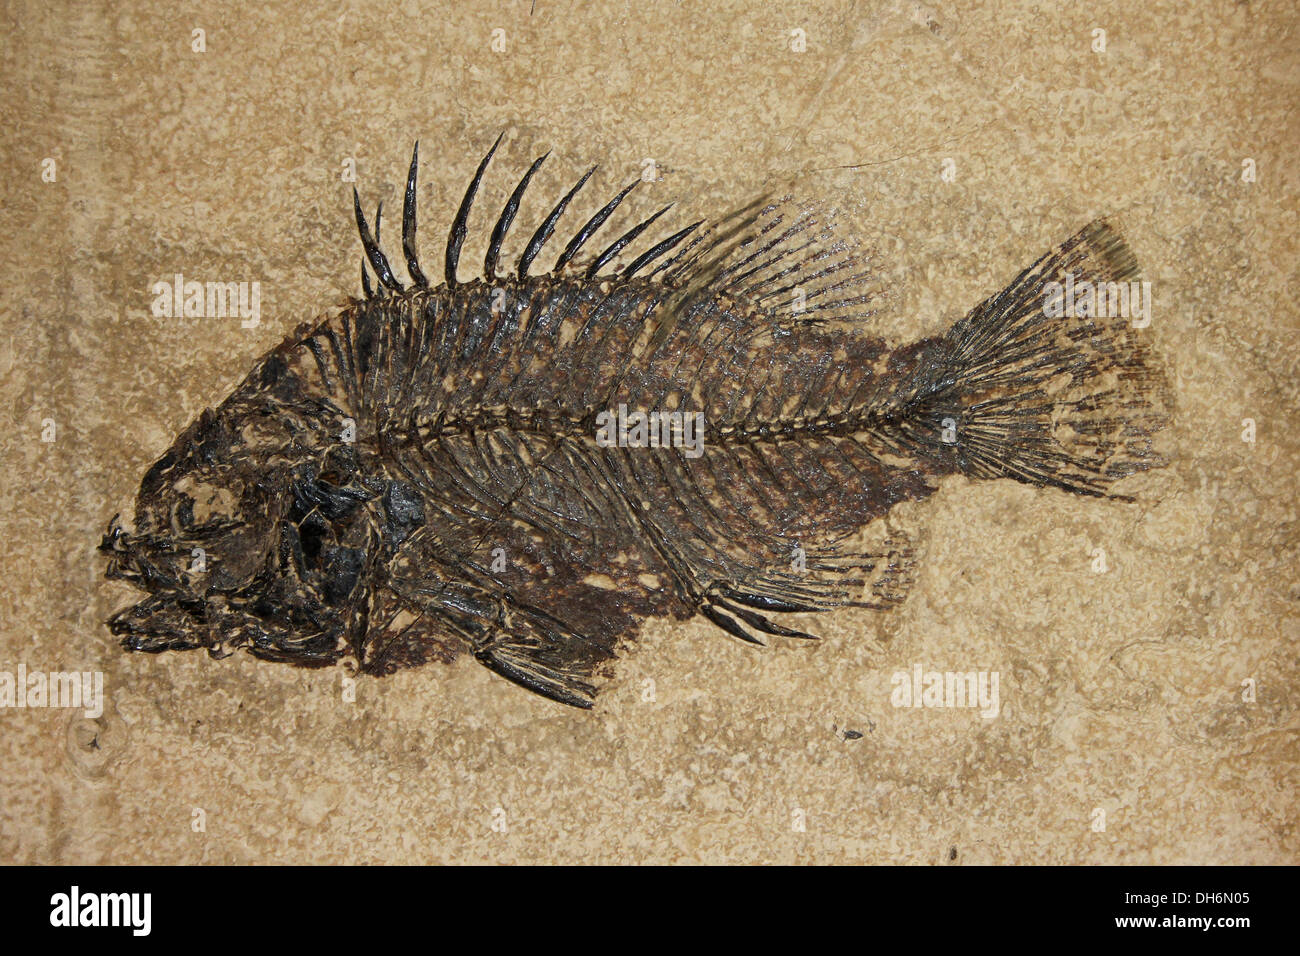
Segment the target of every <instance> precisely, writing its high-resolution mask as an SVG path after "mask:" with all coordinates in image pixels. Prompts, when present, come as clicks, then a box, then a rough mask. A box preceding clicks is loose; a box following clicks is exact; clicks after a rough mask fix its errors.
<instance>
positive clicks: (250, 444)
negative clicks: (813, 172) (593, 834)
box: [100, 139, 1168, 707]
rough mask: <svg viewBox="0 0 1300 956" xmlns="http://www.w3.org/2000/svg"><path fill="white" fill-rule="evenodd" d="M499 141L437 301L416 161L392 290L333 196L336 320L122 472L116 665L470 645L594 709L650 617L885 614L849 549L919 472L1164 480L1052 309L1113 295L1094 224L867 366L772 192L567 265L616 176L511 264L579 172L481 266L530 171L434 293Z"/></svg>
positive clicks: (1139, 399)
mask: <svg viewBox="0 0 1300 956" xmlns="http://www.w3.org/2000/svg"><path fill="white" fill-rule="evenodd" d="M499 144H500V139H498V141H497V145H499ZM497 145H494V146H493V147H492V150H490V151H489V152H488V154H487V156H486V157H485V158H484V159H483V161H482V163H481V164H480V165H479V167H478V170H477V172H476V173H475V174H474V177H473V180H472V181H471V183H470V185H469V189H468V191H467V192H466V194H465V197H464V201H463V202H462V203H461V205H460V208H459V211H458V212H457V214H456V217H455V220H454V224H453V226H452V228H451V233H450V237H449V239H448V241H447V247H446V259H445V270H444V274H443V280H442V282H441V283H438V284H436V285H435V284H434V283H432V282H431V281H430V280H429V279H428V278H427V277H426V275H425V273H424V271H423V269H422V268H421V266H420V264H419V261H418V258H417V251H416V202H415V197H416V174H417V166H418V144H417V150H416V155H414V156H413V157H412V160H411V167H410V172H409V175H408V179H407V185H406V193H405V202H404V208H403V217H402V243H401V245H402V253H403V257H404V259H405V265H406V274H407V278H406V279H405V281H403V280H402V279H400V278H399V276H398V274H397V272H396V271H395V270H394V269H393V267H392V264H391V262H390V260H389V259H388V257H387V256H386V254H385V253H384V251H383V250H382V248H381V244H380V236H379V232H380V217H381V214H382V204H381V207H380V210H379V211H377V212H376V214H375V221H374V231H373V234H372V232H371V230H370V228H369V225H368V223H367V221H366V219H365V217H364V215H363V214H362V210H361V204H360V201H359V199H357V198H356V194H355V191H354V199H355V200H356V208H355V212H356V220H357V225H358V229H359V232H360V235H361V242H362V244H363V247H364V253H365V258H364V261H363V265H362V283H363V288H364V298H362V299H358V300H355V301H353V302H352V303H351V304H349V305H348V306H347V307H345V308H343V309H342V310H341V311H339V312H337V313H336V314H333V315H330V316H329V317H328V318H325V319H324V320H323V321H320V322H319V323H318V324H315V325H311V326H308V327H304V328H303V329H300V330H299V331H298V332H297V333H295V334H294V335H293V336H291V337H290V338H289V339H288V340H287V341H286V342H284V343H283V344H282V345H280V346H279V347H278V348H276V349H274V350H272V351H271V352H270V353H269V354H267V355H266V356H265V357H263V358H262V359H261V360H260V361H258V362H257V364H256V365H255V366H254V368H253V370H252V371H251V372H250V373H249V375H248V377H247V378H246V379H245V380H244V382H243V383H242V384H241V385H240V386H239V387H238V388H237V389H236V390H235V391H234V393H233V394H231V395H230V397H228V398H227V399H226V400H225V401H224V402H223V403H222V404H221V405H220V406H219V407H218V408H217V409H216V410H215V411H212V410H206V411H204V412H203V413H202V415H201V416H200V417H199V418H198V420H197V421H196V422H194V423H193V424H192V425H191V426H190V427H189V428H188V429H187V430H186V431H184V432H183V433H182V434H181V435H180V436H179V437H178V438H177V440H176V441H175V443H174V444H173V446H172V447H171V449H170V450H169V451H168V452H167V453H166V454H165V455H163V456H162V458H160V459H159V460H158V461H157V462H156V463H155V464H154V465H153V466H152V467H151V468H150V469H149V470H148V472H147V473H146V474H145V476H144V479H143V481H142V483H141V486H140V490H139V493H138V496H137V500H136V513H135V521H134V528H133V529H132V530H127V529H126V528H124V527H123V526H122V525H121V524H120V523H119V522H118V520H117V518H114V519H113V521H112V522H111V523H110V526H109V530H108V533H107V535H106V536H105V537H104V540H103V542H102V544H101V546H100V547H101V550H102V551H104V552H106V553H107V555H108V562H109V567H108V572H107V573H108V576H109V577H110V578H121V579H125V580H128V581H130V582H132V583H134V584H136V585H137V586H139V587H140V588H141V589H143V590H144V591H146V592H147V593H148V596H147V597H146V598H145V599H144V600H143V601H141V602H140V603H139V604H136V605H135V606H133V607H130V608H127V609H126V610H124V611H122V612H120V613H118V614H117V615H115V616H114V617H113V618H112V619H111V621H110V622H109V623H110V627H111V629H112V631H113V633H115V634H117V635H120V636H121V638H122V644H123V646H124V647H126V648H128V649H130V650H137V651H151V652H157V651H164V650H183V649H192V648H206V649H207V650H208V651H209V653H211V654H212V655H213V656H224V655H226V654H229V653H231V652H232V651H233V650H235V649H237V648H240V647H244V648H247V649H248V650H249V651H250V652H251V653H253V654H254V655H256V656H257V657H259V658H263V659H265V660H272V661H284V662H288V663H292V664H297V665H305V666H322V665H329V664H333V663H335V662H337V661H339V660H340V659H342V658H345V657H351V658H354V659H355V661H356V663H357V665H358V667H359V668H360V670H362V671H364V672H367V673H371V674H388V673H391V672H393V671H395V670H397V669H399V668H403V667H411V666H416V665H420V664H424V663H426V662H429V661H435V660H438V661H450V660H452V659H453V658H455V657H456V656H457V655H459V654H461V653H465V652H468V653H470V654H472V655H473V656H474V658H475V659H476V660H478V661H479V662H481V663H482V664H484V665H486V666H487V667H488V668H490V669H491V670H493V671H495V672H496V673H497V674H500V675H501V676H503V677H505V678H507V679H509V680H511V681H514V682H515V683H517V684H520V685H522V686H523V687H526V688H528V689H530V690H533V691H536V692H538V693H540V694H544V695H546V696H547V697H550V698H553V699H555V700H557V701H562V702H564V703H566V704H573V705H576V706H579V707H589V706H591V703H592V701H593V698H594V696H595V695H596V693H597V692H598V690H599V688H600V686H601V685H602V683H603V682H604V681H605V680H607V679H608V677H609V676H610V669H611V665H612V663H613V661H614V659H615V656H616V654H617V653H618V652H619V651H620V649H621V648H623V647H625V646H626V645H627V644H628V642H630V641H633V640H634V639H635V638H636V636H637V634H638V632H639V629H640V627H641V625H642V623H643V622H644V621H645V619H647V618H648V617H651V616H656V615H667V616H670V617H672V618H677V619H686V618H690V617H692V616H694V615H697V614H699V615H703V616H704V617H705V618H707V619H708V620H710V621H711V622H713V623H714V624H716V625H717V626H718V627H719V628H721V629H722V630H723V631H725V632H726V633H728V634H730V635H732V636H734V637H736V638H739V639H741V640H743V641H748V642H752V643H755V644H757V643H762V641H761V639H760V635H777V636H781V637H800V638H802V637H808V636H810V635H808V634H806V633H805V632H803V631H801V630H798V629H796V628H795V627H793V626H791V625H790V624H789V621H790V618H789V617H788V615H790V614H792V613H796V612H811V611H824V610H827V609H829V608H833V607H843V606H856V607H872V608H881V609H885V608H889V607H891V606H894V605H895V604H897V603H898V602H900V601H901V600H902V599H903V597H904V595H905V593H906V590H907V588H908V586H909V584H910V582H911V580H912V570H913V562H914V560H915V556H914V554H913V552H912V549H911V548H910V547H909V546H908V544H907V543H906V541H905V540H903V539H900V538H897V537H892V538H889V539H887V540H886V543H885V544H884V545H882V546H879V547H867V546H864V545H862V544H861V542H862V541H863V540H865V537H864V536H863V535H860V534H859V532H860V531H861V529H863V528H864V527H865V526H868V525H871V524H872V523H873V522H876V521H877V519H880V518H882V516H884V515H886V513H887V512H889V510H890V509H891V508H892V507H893V506H894V505H895V504H897V503H899V502H904V501H911V500H917V499H921V498H924V497H926V496H928V495H929V494H931V493H932V492H934V491H935V490H936V489H937V488H938V486H939V481H940V479H941V478H942V477H943V476H945V475H951V474H958V473H960V474H965V475H968V476H970V477H973V478H1012V479H1016V480H1018V481H1022V482H1026V483H1028V484H1032V485H1044V486H1045V485H1050V486H1054V487H1056V488H1060V489H1064V490H1066V491H1070V492H1076V493H1082V494H1090V495H1109V496H1114V495H1113V493H1112V492H1111V490H1110V489H1111V487H1112V485H1113V484H1114V483H1115V482H1116V481H1118V480H1119V479H1122V478H1124V477H1126V476H1129V475H1131V474H1133V473H1135V472H1138V471H1141V470H1143V469H1147V468H1151V467H1153V466H1155V465H1158V464H1161V463H1162V462H1161V460H1160V458H1159V456H1158V455H1157V453H1156V452H1155V451H1154V450H1153V447H1152V436H1153V435H1154V434H1155V433H1156V432H1157V431H1158V430H1159V429H1160V428H1161V427H1162V426H1163V425H1164V424H1165V423H1166V421H1167V417H1168V412H1167V405H1168V399H1167V386H1166V384H1165V379H1164V378H1163V376H1162V375H1161V374H1160V372H1159V371H1158V370H1156V369H1155V368H1154V367H1153V366H1152V364H1151V362H1150V359H1149V356H1148V349H1147V347H1146V346H1145V344H1144V343H1143V341H1142V338H1141V334H1140V332H1139V331H1137V330H1135V329H1133V328H1132V325H1131V323H1130V322H1128V321H1127V319H1126V318H1124V317H1122V316H1115V315H1113V314H1111V313H1113V310H1105V309H1100V308H1096V307H1095V300H1090V301H1093V302H1094V307H1093V308H1088V307H1086V306H1087V303H1084V305H1085V307H1083V308H1078V309H1074V310H1069V311H1071V313H1072V314H1067V315H1062V314H1061V312H1062V310H1061V309H1060V307H1059V306H1060V301H1059V296H1058V297H1057V299H1056V302H1055V304H1056V306H1057V308H1051V307H1050V302H1049V300H1051V298H1052V290H1053V289H1057V290H1059V289H1060V288H1061V287H1062V286H1061V285H1060V284H1062V283H1067V282H1070V283H1074V284H1076V285H1078V284H1079V283H1083V284H1091V286H1090V287H1091V288H1094V289H1095V288H1099V287H1109V288H1112V289H1113V288H1117V287H1118V286H1119V284H1121V283H1129V282H1132V281H1134V280H1135V279H1136V278H1137V265H1136V262H1135V260H1134V257H1133V256H1132V254H1131V253H1130V252H1129V250H1128V249H1127V248H1126V247H1125V245H1124V244H1123V242H1122V241H1121V240H1120V238H1119V237H1118V235H1117V234H1116V233H1115V232H1114V231H1113V229H1112V228H1111V227H1110V226H1109V225H1107V224H1106V223H1105V222H1102V221H1098V222H1094V223H1092V224H1091V225H1089V226H1087V227H1086V228H1084V229H1083V230H1082V231H1081V232H1079V233H1078V234H1077V235H1075V236H1073V237H1072V238H1070V239H1068V240H1067V241H1065V242H1064V243H1062V244H1061V245H1060V246H1058V247H1057V248H1055V249H1053V250H1052V251H1050V252H1048V253H1047V254H1046V255H1044V256H1042V257H1041V258H1039V259H1038V260H1037V261H1035V262H1034V263H1033V265H1031V266H1029V268H1027V269H1025V270H1024V271H1023V272H1021V273H1020V274H1019V275H1018V276H1016V277H1015V279H1014V280H1013V281H1012V282H1011V284H1010V285H1008V286H1007V287H1006V288H1005V289H1004V290H1002V291H1001V292H998V293H997V294H996V295H993V296H991V297H990V298H988V299H987V300H985V301H984V302H983V303H981V304H980V305H978V306H976V307H975V308H974V309H973V310H972V311H971V312H970V313H969V314H968V315H967V316H966V317H965V318H964V319H962V320H961V321H959V322H957V323H956V324H955V325H953V326H952V327H951V328H950V329H949V330H948V331H947V332H946V333H944V334H942V335H939V336H937V337H933V338H928V339H925V340H923V341H920V342H916V343H915V344H912V345H908V346H906V347H903V348H897V349H890V348H889V347H887V346H886V344H885V343H884V341H883V340H882V339H881V338H879V337H878V336H876V335H873V334H872V323H871V315H872V302H873V299H874V297H875V293H876V291H877V290H876V289H875V287H874V285H873V279H872V275H871V270H870V269H869V268H868V267H867V264H866V257H865V256H864V255H861V254H859V252H858V251H857V249H856V248H855V247H854V246H853V245H852V244H850V243H848V242H846V241H844V240H842V239H840V238H837V237H836V235H835V230H834V228H833V226H832V224H831V223H830V220H829V219H828V218H827V217H826V216H824V215H823V214H822V213H821V212H820V211H819V210H818V208H817V207H813V206H809V205H804V204H800V203H797V202H794V201H792V200H788V199H782V200H767V199H764V200H759V201H756V202H754V203H751V204H750V205H748V206H746V207H744V208H742V209H740V210H738V211H736V212H735V213H733V214H731V215H729V216H726V217H723V218H721V219H719V220H717V221H715V222H712V223H707V222H705V221H699V222H695V223H692V224H690V225H688V226H686V227H685V228H682V229H680V230H678V231H676V232H673V233H672V234H670V235H667V236H665V237H663V238H661V239H658V240H657V241H653V242H652V241H647V240H643V239H642V236H643V234H645V233H646V232H647V230H649V229H650V227H651V226H652V225H654V224H655V223H656V222H657V221H658V220H659V218H660V217H661V216H662V215H663V214H664V213H665V212H666V211H667V209H661V210H659V211H658V212H656V213H654V215H652V216H650V217H649V218H647V219H645V220H644V221H643V222H640V223H639V224H637V225H636V226H635V227H634V228H631V229H629V230H628V231H627V232H625V233H623V234H622V235H620V236H618V237H617V238H616V239H614V240H613V241H612V242H609V244H608V245H607V246H605V247H604V248H603V251H600V252H599V253H597V254H596V255H595V256H594V257H593V256H590V255H585V254H584V253H586V252H587V250H588V245H589V243H590V242H591V240H592V239H593V237H594V236H595V235H596V234H597V232H598V231H599V230H600V229H601V227H602V226H603V225H604V224H605V223H606V221H607V220H608V219H609V218H610V216H611V215H612V214H613V213H614V211H615V210H616V209H617V208H618V206H619V205H620V203H621V202H622V201H623V200H624V198H625V197H626V196H627V195H628V193H629V192H630V191H631V189H632V188H633V187H632V186H628V187H627V188H625V189H623V190H622V191H621V192H619V193H618V194H617V195H616V196H614V198H613V199H612V200H610V201H609V202H608V203H607V204H605V205H604V206H603V207H601V208H600V210H599V211H598V212H596V213H595V215H593V216H592V217H591V218H590V219H589V220H588V221H587V222H586V223H585V224H583V225H582V226H581V228H579V229H578V230H577V231H576V233H574V234H573V237H572V238H571V239H570V240H569V241H568V242H567V243H566V244H565V245H564V247H563V249H562V251H561V252H560V254H559V256H558V258H557V259H556V260H555V263H554V265H553V266H552V267H551V268H550V269H549V270H547V271H546V272H544V273H541V274H534V272H533V271H532V270H533V266H534V265H535V263H536V262H537V259H538V257H539V256H540V255H541V253H542V252H543V251H544V250H545V249H546V248H547V245H548V243H549V242H550V240H551V238H552V236H553V234H554V232H555V230H556V228H557V225H558V223H559V222H560V220H561V219H562V217H564V216H565V214H566V211H567V210H568V208H569V207H570V205H571V204H572V203H573V200H574V198H575V196H576V195H577V194H578V192H579V190H581V189H582V187H583V185H584V184H585V183H586V182H587V180H588V178H589V177H590V176H591V171H588V172H587V173H586V174H585V175H584V176H582V178H581V179H580V180H579V181H578V182H577V184H576V185H575V186H574V187H573V188H572V189H570V190H569V191H568V192H567V193H566V194H565V195H564V196H563V197H562V198H561V199H560V201H559V202H558V203H557V204H556V205H555V206H554V208H553V209H552V210H551V211H550V213H549V214H548V215H546V216H545V217H544V219H542V221H541V223H540V225H538V226H537V228H536V230H535V232H533V234H532V237H531V239H530V240H529V241H528V243H527V244H526V246H525V247H524V250H523V252H522V254H521V255H520V256H519V258H518V260H517V261H516V262H515V263H514V264H513V266H512V267H511V268H510V270H509V272H508V273H507V272H503V271H502V268H501V266H502V262H501V256H502V248H503V243H504V242H505V240H506V238H507V234H508V233H509V231H510V228H511V226H512V224H513V223H514V221H515V218H516V214H517V213H518V211H519V208H520V205H521V202H522V200H523V199H524V196H525V192H526V190H527V188H528V185H529V181H530V180H531V179H532V177H533V176H534V174H535V173H536V172H537V170H538V168H539V167H540V166H541V165H542V163H543V161H544V160H545V159H546V157H545V156H543V157H541V158H539V159H538V160H537V161H536V162H534V163H533V164H532V166H531V167H530V168H529V169H528V171H527V172H526V173H525V174H524V176H523V178H522V180H521V181H520V182H519V184H518V186H517V187H516V188H515V189H514V191H513V193H512V194H511V196H510V198H509V200H508V202H507V203H506V204H505V208H504V209H503V210H502V211H501V214H500V216H499V217H498V218H497V219H496V222H495V225H494V226H493V229H492V233H491V237H490V241H489V243H488V249H487V255H486V260H485V262H484V264H483V274H482V277H480V278H475V279H472V280H470V281H464V280H462V279H461V272H460V258H461V250H462V246H463V244H464V241H465V237H466V235H467V231H468V223H469V217H470V211H471V208H472V206H473V203H474V198H475V195H476V194H477V192H478V190H479V187H480V184H481V182H482V180H483V177H484V174H485V172H486V170H487V168H488V165H489V162H490V161H491V159H492V156H493V154H494V153H495V151H496V149H497ZM634 185H635V184H634ZM638 250H640V251H638ZM367 266H368V267H369V268H367ZM371 271H373V273H374V274H375V276H376V282H375V283H374V284H372V282H371V280H370V275H369V273H370V272H371ZM1054 284H1056V285H1054ZM1079 287H1082V286H1079ZM1089 313H1093V314H1089ZM801 620H806V618H805V619H801ZM783 621H785V622H786V623H782V622H783ZM805 626H806V625H805Z"/></svg>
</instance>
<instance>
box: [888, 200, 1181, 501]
mask: <svg viewBox="0 0 1300 956" xmlns="http://www.w3.org/2000/svg"><path fill="white" fill-rule="evenodd" d="M1150 307H1151V299H1150V285H1149V284H1147V283H1144V282H1141V281H1140V279H1139V275H1138V266H1137V261H1136V259H1135V258H1134V257H1133V254H1132V252H1130V251H1129V249H1128V247H1127V246H1126V245H1125V244H1124V242H1123V240H1121V239H1120V237H1119V236H1118V234H1116V232H1115V231H1114V230H1113V229H1112V228H1111V227H1110V226H1109V225H1108V224H1107V223H1106V222H1105V221H1103V220H1097V221H1095V222H1093V223H1091V224H1089V225H1088V226H1087V227H1085V228H1084V229H1083V230H1082V231H1080V232H1079V233H1078V234H1077V235H1075V236H1073V237H1072V238H1070V239H1068V240H1067V241H1065V242H1064V243H1062V244H1061V245H1060V246H1058V247H1057V248H1055V249H1053V250H1052V251H1051V252H1049V253H1047V254H1046V255H1045V256H1043V257H1042V258H1040V259H1039V260H1038V261H1037V262H1035V263H1034V264H1033V265H1032V266H1030V267H1029V268H1028V269H1026V270H1025V271H1024V272H1022V273H1020V275H1019V276H1017V277H1016V279H1015V281H1013V282H1012V283H1011V284H1010V285H1009V286H1007V288H1006V289H1004V290H1003V291H1002V292H999V293H998V294H996V295H994V296H991V297H990V298H988V299H986V300H985V301H984V302H983V303H981V304H980V305H979V306H977V307H976V308H975V309H973V310H971V312H970V314H969V315H967V316H966V317H965V318H964V319H962V320H961V321H959V322H957V323H956V324H955V325H953V327H952V328H951V329H949V330H948V332H947V333H946V334H945V335H943V336H941V337H940V338H939V339H936V340H931V341H930V342H928V343H925V345H924V347H923V348H922V349H921V350H920V352H919V359H920V360H919V361H918V363H917V365H916V371H915V374H914V376H913V378H912V380H911V382H910V383H909V387H908V388H906V389H905V390H904V393H903V394H902V395H901V396H899V399H901V402H900V401H899V400H898V399H896V400H895V401H894V402H892V403H891V404H892V405H893V408H892V409H891V410H890V412H891V414H890V415H889V416H888V417H889V420H890V421H889V426H887V427H886V428H885V429H883V431H885V432H887V433H892V434H889V437H890V438H891V439H892V440H893V442H895V443H896V444H897V445H899V446H902V447H909V448H910V450H913V451H919V452H921V453H922V454H925V455H927V456H928V457H930V458H932V459H934V460H938V461H940V462H944V463H946V464H948V465H949V466H950V467H952V469H953V470H954V471H961V472H963V473H965V474H967V475H970V476H972V477H979V478H1001V477H1006V478H1015V479H1017V480H1019V481H1023V482H1026V483H1027V484H1034V485H1054V486H1057V487H1060V488H1065V489H1068V490H1070V491H1075V492H1081V493H1084V494H1093V495H1109V494H1110V491H1109V488H1110V486H1111V485H1112V484H1113V483H1114V482H1116V481H1118V480H1120V479H1121V478H1125V477H1127V476H1128V475H1131V474H1134V473H1135V472H1139V471H1144V470H1146V469H1148V468H1155V467H1159V466H1161V465H1163V464H1164V463H1165V462H1164V460H1163V459H1162V458H1161V457H1160V455H1159V454H1158V453H1157V452H1156V451H1155V450H1154V448H1153V447H1152V438H1153V436H1154V435H1155V433H1156V432H1158V431H1159V430H1160V429H1161V428H1163V427H1164V426H1165V425H1166V424H1167V423H1168V420H1169V412H1170V409H1171V405H1172V402H1171V398H1170V393H1169V387H1168V383H1167V381H1166V379H1165V377H1164V375H1163V373H1162V372H1161V371H1160V370H1159V369H1158V368H1157V367H1156V366H1155V365H1154V364H1153V363H1152V361H1151V357H1150V350H1149V348H1148V347H1147V344H1146V342H1145V336H1146V335H1147V333H1146V332H1144V331H1142V329H1143V328H1144V327H1145V326H1146V325H1147V324H1148V323H1149V321H1150Z"/></svg>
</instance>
